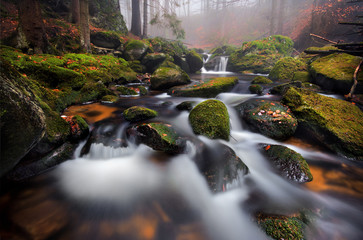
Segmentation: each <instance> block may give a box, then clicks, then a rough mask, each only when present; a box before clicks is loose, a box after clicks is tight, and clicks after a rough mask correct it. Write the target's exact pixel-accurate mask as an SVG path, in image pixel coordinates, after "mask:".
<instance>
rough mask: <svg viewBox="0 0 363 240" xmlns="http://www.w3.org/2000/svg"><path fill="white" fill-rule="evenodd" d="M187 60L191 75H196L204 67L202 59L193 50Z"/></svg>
mask: <svg viewBox="0 0 363 240" xmlns="http://www.w3.org/2000/svg"><path fill="white" fill-rule="evenodd" d="M186 60H187V63H188V65H189V69H190V72H191V73H195V72H197V71H199V70H200V69H201V68H202V67H203V59H202V57H201V56H200V55H199V54H198V53H196V52H195V51H193V50H192V51H190V52H189V53H188V54H187V56H186Z"/></svg>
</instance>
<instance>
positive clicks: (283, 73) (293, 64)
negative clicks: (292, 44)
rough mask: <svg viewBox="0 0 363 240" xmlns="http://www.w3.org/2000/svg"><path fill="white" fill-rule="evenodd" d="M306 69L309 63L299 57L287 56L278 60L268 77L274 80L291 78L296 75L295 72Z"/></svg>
mask: <svg viewBox="0 0 363 240" xmlns="http://www.w3.org/2000/svg"><path fill="white" fill-rule="evenodd" d="M306 70H307V65H306V63H305V62H303V61H301V60H299V59H297V58H292V57H285V58H282V59H280V60H279V61H277V63H276V64H275V66H274V67H273V68H272V70H271V72H270V74H269V75H268V77H269V78H270V79H272V80H274V81H277V80H286V79H288V80H291V79H292V78H293V77H294V73H295V72H297V71H306Z"/></svg>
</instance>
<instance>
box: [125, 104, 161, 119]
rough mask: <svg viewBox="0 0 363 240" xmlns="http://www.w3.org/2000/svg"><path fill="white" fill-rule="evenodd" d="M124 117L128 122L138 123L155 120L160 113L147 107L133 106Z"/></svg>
mask: <svg viewBox="0 0 363 240" xmlns="http://www.w3.org/2000/svg"><path fill="white" fill-rule="evenodd" d="M123 115H124V117H125V119H126V120H127V121H130V122H138V121H143V120H147V119H151V118H154V117H156V116H157V115H158V113H157V112H156V111H154V110H151V109H149V108H145V107H139V106H133V107H130V108H128V109H126V110H125V111H124V112H123Z"/></svg>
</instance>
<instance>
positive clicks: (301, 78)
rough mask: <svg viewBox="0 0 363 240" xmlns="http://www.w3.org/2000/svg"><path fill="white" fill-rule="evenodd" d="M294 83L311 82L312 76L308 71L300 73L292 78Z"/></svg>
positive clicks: (296, 73)
mask: <svg viewBox="0 0 363 240" xmlns="http://www.w3.org/2000/svg"><path fill="white" fill-rule="evenodd" d="M292 81H293V82H310V74H309V72H308V71H298V72H295V73H294V76H293V77H292Z"/></svg>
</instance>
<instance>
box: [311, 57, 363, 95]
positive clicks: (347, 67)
mask: <svg viewBox="0 0 363 240" xmlns="http://www.w3.org/2000/svg"><path fill="white" fill-rule="evenodd" d="M360 61H361V58H360V57H357V56H353V55H349V54H346V53H334V54H330V55H328V56H325V57H321V58H318V59H316V60H315V61H313V62H312V63H311V64H310V65H309V72H310V74H311V75H312V77H313V82H314V83H316V84H318V85H319V86H321V87H322V88H323V89H326V90H330V91H334V92H337V93H342V94H347V93H349V91H350V89H351V87H352V85H353V74H354V71H355V69H356V67H357V66H358V65H359V63H360ZM357 79H358V85H357V87H356V89H355V93H357V94H359V93H363V74H362V73H360V74H358V76H357Z"/></svg>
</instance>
